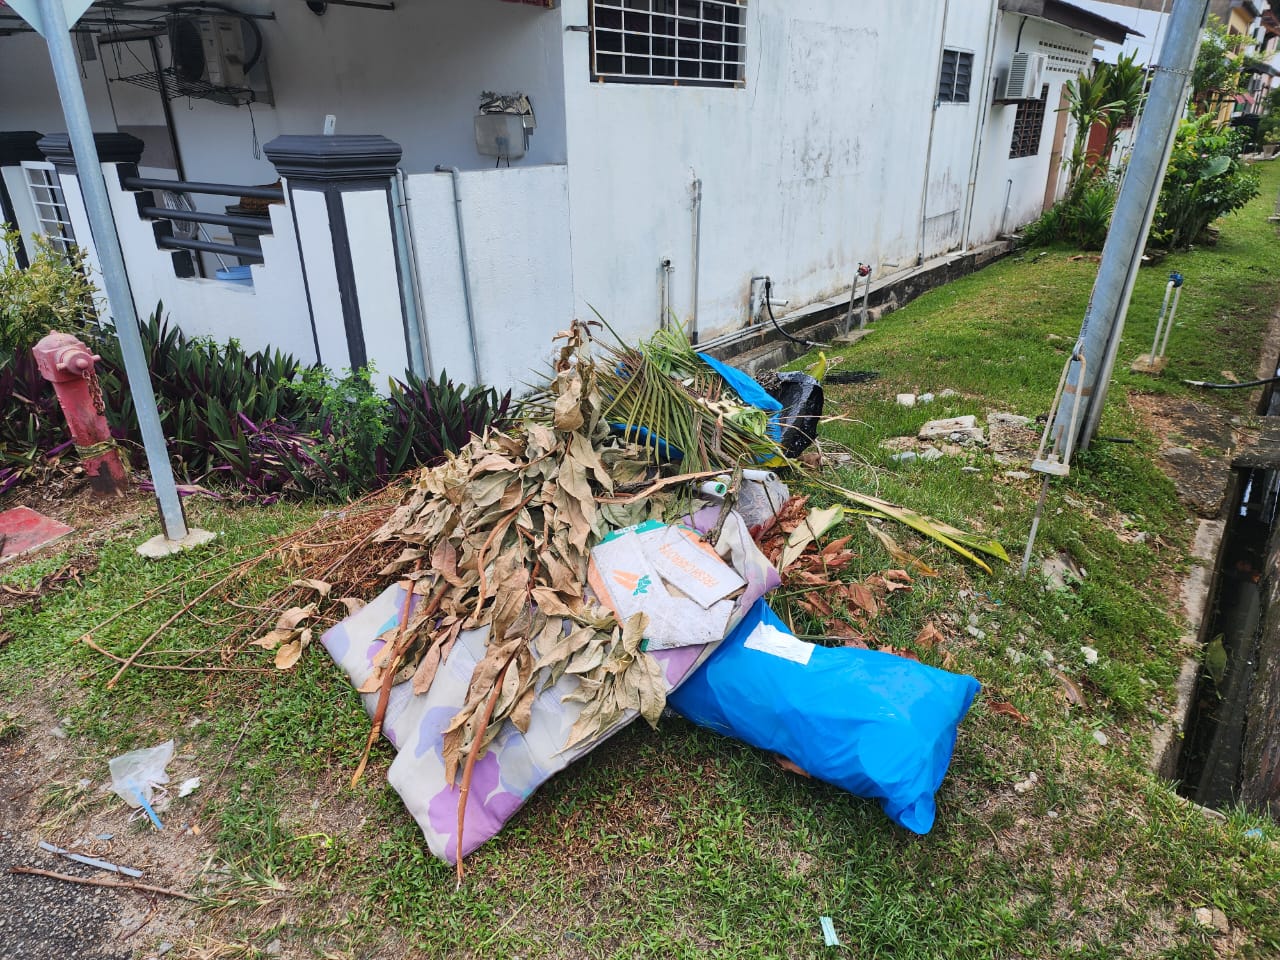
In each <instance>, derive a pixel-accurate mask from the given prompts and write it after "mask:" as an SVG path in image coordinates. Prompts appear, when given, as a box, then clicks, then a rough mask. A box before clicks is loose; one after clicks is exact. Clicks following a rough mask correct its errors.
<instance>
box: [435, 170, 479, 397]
mask: <svg viewBox="0 0 1280 960" xmlns="http://www.w3.org/2000/svg"><path fill="white" fill-rule="evenodd" d="M436 173H447V174H449V175H450V176H451V177H453V216H454V220H455V221H456V222H457V224H458V262H459V264H460V265H461V267H462V296H463V299H464V300H466V306H467V336H469V337H470V338H471V369H472V370H473V371H474V372H475V379H474V382H473V383H472V386H476V387H478V386H480V385H481V384H482V383H483V381H482V380H481V379H480V343H479V340H478V339H477V337H476V314H475V305H474V303H473V302H472V299H471V265H470V262H469V261H468V259H467V231H466V229H465V228H464V227H463V224H462V220H463V217H462V171H461V170H459V169H458V168H457V167H445V166H437V167H436Z"/></svg>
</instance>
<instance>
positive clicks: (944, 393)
mask: <svg viewBox="0 0 1280 960" xmlns="http://www.w3.org/2000/svg"><path fill="white" fill-rule="evenodd" d="M958 396H960V391H959V390H952V389H951V388H950V387H947V389H945V390H939V391H938V399H939V400H947V399H949V398H951V397H958Z"/></svg>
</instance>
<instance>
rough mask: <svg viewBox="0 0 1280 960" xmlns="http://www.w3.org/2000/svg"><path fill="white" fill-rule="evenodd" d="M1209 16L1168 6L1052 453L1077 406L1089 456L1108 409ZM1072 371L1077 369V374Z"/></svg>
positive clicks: (1190, 3) (1183, 4) (1201, 6)
mask: <svg viewBox="0 0 1280 960" xmlns="http://www.w3.org/2000/svg"><path fill="white" fill-rule="evenodd" d="M1208 14H1209V0H1174V4H1173V10H1172V11H1171V13H1170V14H1169V28H1168V32H1167V33H1166V34H1165V41H1164V46H1163V47H1162V48H1161V51H1160V62H1159V63H1158V64H1156V66H1155V68H1154V69H1155V77H1154V79H1153V80H1152V82H1151V92H1150V94H1149V95H1148V97H1147V105H1146V108H1145V109H1144V111H1143V114H1142V125H1141V127H1140V128H1139V130H1138V133H1137V141H1136V143H1135V144H1134V148H1133V153H1132V154H1131V156H1130V158H1129V168H1128V171H1127V172H1126V174H1125V178H1124V183H1123V184H1122V185H1121V187H1120V195H1119V196H1118V197H1117V198H1116V206H1115V212H1114V213H1113V214H1112V218H1111V230H1110V232H1109V233H1108V234H1107V240H1106V243H1105V244H1104V246H1103V248H1102V260H1101V263H1100V265H1099V267H1098V278H1097V280H1096V281H1095V282H1094V285H1093V293H1092V294H1091V295H1090V297H1089V305H1088V307H1087V308H1086V310H1085V316H1084V323H1083V325H1082V326H1081V328H1080V338H1079V340H1078V341H1077V343H1076V347H1075V352H1076V353H1077V354H1082V355H1083V356H1084V358H1085V361H1086V362H1085V364H1084V371H1085V373H1084V375H1083V376H1081V375H1080V373H1079V372H1074V373H1072V375H1071V376H1070V378H1069V379H1068V382H1067V386H1066V392H1065V394H1064V396H1063V400H1062V403H1061V405H1060V406H1059V407H1058V411H1057V415H1056V417H1055V419H1054V428H1053V440H1054V445H1055V448H1056V449H1062V448H1064V447H1065V446H1066V439H1067V433H1068V432H1069V430H1070V423H1071V420H1072V413H1073V409H1074V407H1075V404H1076V401H1077V400H1078V401H1079V402H1080V403H1082V404H1083V405H1084V406H1083V412H1084V416H1083V417H1080V418H1079V419H1078V421H1077V422H1079V423H1081V424H1082V426H1081V428H1080V436H1079V437H1078V443H1077V444H1075V445H1074V447H1075V449H1084V448H1087V447H1088V445H1089V442H1090V441H1091V440H1092V439H1093V437H1094V435H1095V434H1096V433H1097V430H1098V423H1099V421H1100V419H1101V417H1102V408H1103V404H1104V402H1105V401H1106V396H1107V387H1108V385H1109V383H1110V380H1111V368H1112V366H1113V365H1114V363H1115V357H1116V353H1117V351H1118V350H1119V347H1120V335H1121V333H1122V332H1123V330H1124V318H1125V313H1126V312H1127V311H1128V309H1129V298H1130V297H1131V296H1132V295H1133V285H1134V281H1135V280H1136V279H1137V276H1138V267H1139V265H1140V264H1141V262H1142V251H1143V248H1144V247H1145V246H1146V242H1147V234H1148V232H1149V231H1150V229H1151V221H1152V218H1153V217H1154V216H1155V209H1156V201H1157V200H1158V199H1159V197H1160V184H1161V182H1162V181H1163V180H1164V172H1165V167H1166V165H1167V164H1168V162H1169V153H1170V151H1171V150H1172V149H1173V142H1174V138H1175V136H1176V135H1177V130H1178V121H1179V119H1180V118H1181V116H1182V110H1183V106H1184V100H1185V96H1186V89H1187V82H1188V79H1189V77H1190V75H1191V69H1192V67H1193V66H1194V65H1195V60H1196V53H1197V51H1198V50H1199V49H1200V33H1201V31H1202V30H1203V29H1204V25H1205V20H1206V18H1207V17H1208ZM1076 369H1077V371H1078V370H1079V367H1077V368H1076Z"/></svg>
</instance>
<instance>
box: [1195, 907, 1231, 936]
mask: <svg viewBox="0 0 1280 960" xmlns="http://www.w3.org/2000/svg"><path fill="white" fill-rule="evenodd" d="M1195 922H1196V926H1197V927H1202V928H1203V929H1205V930H1213V931H1214V932H1215V933H1224V934H1225V933H1230V932H1231V924H1229V923H1228V922H1227V915H1226V914H1225V913H1223V912H1222V911H1221V910H1219V909H1217V908H1216V907H1215V908H1213V909H1210V908H1209V907H1196V911H1195Z"/></svg>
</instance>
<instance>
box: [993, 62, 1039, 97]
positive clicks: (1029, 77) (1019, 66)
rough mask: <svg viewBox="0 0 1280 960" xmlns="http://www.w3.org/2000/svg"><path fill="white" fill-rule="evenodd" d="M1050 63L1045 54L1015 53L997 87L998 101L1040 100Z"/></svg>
mask: <svg viewBox="0 0 1280 960" xmlns="http://www.w3.org/2000/svg"><path fill="white" fill-rule="evenodd" d="M1048 63H1049V58H1048V57H1046V56H1045V55H1044V54H1043V53H1015V54H1014V55H1013V59H1012V60H1011V61H1010V62H1009V69H1008V70H1007V71H1005V72H1004V73H1003V75H1002V76H1001V77H1000V81H999V83H998V84H997V86H996V99H997V100H1039V99H1040V86H1041V84H1042V82H1043V80H1044V72H1045V69H1046V68H1047V67H1048Z"/></svg>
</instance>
